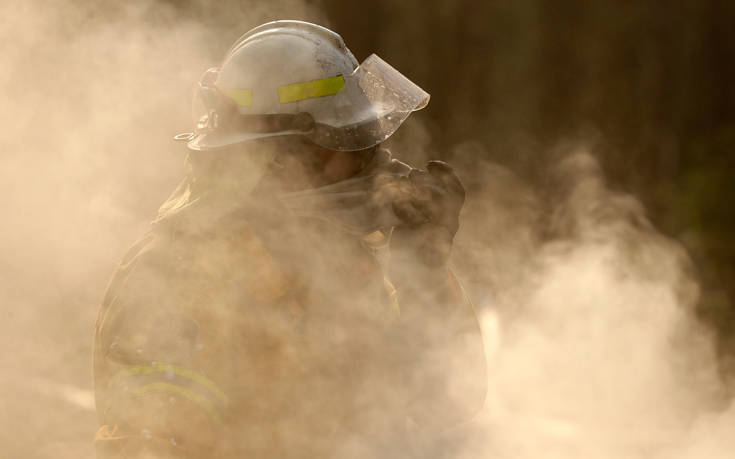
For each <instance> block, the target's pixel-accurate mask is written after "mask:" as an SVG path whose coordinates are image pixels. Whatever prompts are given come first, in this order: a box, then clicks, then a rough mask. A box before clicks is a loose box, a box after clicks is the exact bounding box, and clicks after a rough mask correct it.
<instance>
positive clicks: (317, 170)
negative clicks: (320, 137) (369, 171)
mask: <svg viewBox="0 0 735 459" xmlns="http://www.w3.org/2000/svg"><path fill="white" fill-rule="evenodd" d="M272 144H273V147H274V148H276V156H275V158H274V160H273V162H272V163H271V166H270V167H269V170H268V175H269V176H270V178H272V179H274V180H276V181H278V182H279V183H280V185H281V187H282V188H283V189H284V190H285V191H295V190H301V189H307V188H317V187H320V186H324V185H328V184H330V183H334V182H338V181H340V180H344V179H347V178H349V177H352V176H353V175H355V174H357V173H358V172H360V170H361V169H362V167H363V165H364V164H365V158H366V155H368V154H371V153H372V151H373V149H369V150H366V151H357V152H354V151H334V150H328V149H326V148H323V147H320V146H318V145H316V144H313V143H311V142H309V141H308V140H305V139H301V138H294V137H290V138H283V139H279V140H275V139H274V142H272ZM269 147H270V146H269Z"/></svg>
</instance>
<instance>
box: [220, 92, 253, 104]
mask: <svg viewBox="0 0 735 459" xmlns="http://www.w3.org/2000/svg"><path fill="white" fill-rule="evenodd" d="M222 92H223V93H225V94H226V95H227V97H229V98H230V99H232V100H234V101H235V103H236V104H237V105H239V106H240V107H250V106H251V105H253V90H252V89H223V90H222Z"/></svg>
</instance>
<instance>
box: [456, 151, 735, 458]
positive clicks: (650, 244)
mask: <svg viewBox="0 0 735 459" xmlns="http://www.w3.org/2000/svg"><path fill="white" fill-rule="evenodd" d="M594 151H595V146H594V143H593V142H586V141H584V142H583V141H579V142H564V143H562V144H561V145H560V146H559V147H558V149H557V151H556V152H554V154H552V155H550V156H551V157H554V158H557V160H558V162H557V163H556V164H554V165H552V166H549V167H548V168H547V169H546V170H545V171H544V172H545V173H544V177H545V179H546V180H545V182H544V183H541V184H539V183H536V184H533V185H532V184H531V183H529V181H524V180H523V179H522V178H521V177H519V176H518V175H516V174H514V173H513V172H512V171H511V170H509V169H508V168H506V167H503V166H502V165H499V164H494V163H490V162H481V164H480V165H479V168H480V170H479V171H478V173H477V175H476V176H475V177H474V179H470V180H469V184H470V186H471V187H475V199H474V200H473V201H471V202H470V203H469V204H468V206H467V207H466V209H465V214H464V220H463V224H464V227H463V228H462V230H461V231H460V234H458V241H457V248H456V251H455V254H454V255H455V257H454V259H455V263H456V264H457V266H458V267H459V268H460V269H461V271H462V272H463V273H464V275H465V279H466V280H467V281H469V282H468V287H469V288H470V290H471V291H472V294H473V295H474V297H475V298H476V300H478V301H480V302H481V303H482V307H481V309H482V311H483V313H484V315H483V328H484V331H485V341H486V352H487V356H488V363H489V365H488V366H489V368H490V375H489V381H490V385H489V391H488V397H487V401H486V403H485V407H484V409H483V412H482V413H481V414H480V415H479V416H478V418H476V419H475V420H474V421H473V422H471V423H470V424H468V425H466V426H464V427H462V428H460V429H458V430H457V431H456V432H454V434H453V435H454V437H453V438H452V440H451V441H449V444H453V446H454V447H455V448H457V450H458V451H460V452H459V453H458V454H457V455H458V457H463V458H465V457H466V458H476V457H495V458H526V457H528V458H537V457H543V458H583V457H584V458H588V457H595V458H662V459H664V458H665V459H678V458H703V457H717V458H720V457H722V458H725V457H731V456H732V454H733V452H734V451H735V443H734V441H733V437H732V435H731V432H732V429H733V427H735V424H734V422H735V407H734V406H733V404H732V401H731V400H730V399H729V398H728V396H727V393H728V392H727V390H726V388H725V387H724V386H723V383H722V382H721V379H720V376H719V374H718V366H717V362H716V357H715V352H714V349H713V345H712V340H711V335H710V332H709V331H708V330H706V329H704V328H703V327H702V326H701V325H700V324H698V323H697V320H696V319H695V317H694V306H695V303H696V301H697V300H698V294H699V287H698V284H697V282H696V280H695V277H694V273H693V271H692V266H691V262H690V260H689V257H688V255H687V254H686V252H685V251H684V249H683V247H682V246H681V245H680V244H679V243H678V242H676V241H674V240H672V239H669V238H667V237H665V236H664V235H662V234H661V233H659V232H658V231H657V230H656V228H654V227H653V226H652V225H651V223H650V222H649V221H648V220H647V218H646V215H645V210H644V209H643V208H642V206H641V204H640V202H638V201H637V200H636V199H635V198H634V197H633V196H630V195H628V194H625V193H623V192H619V191H614V190H611V189H610V188H609V187H608V185H607V184H606V182H605V178H604V173H603V171H602V170H601V168H600V165H599V162H598V160H597V159H595V157H594V156H593V153H594ZM482 153H483V152H482V151H481V148H480V147H479V146H478V145H473V144H466V145H461V146H459V147H458V148H457V151H455V154H454V157H455V163H456V164H457V165H458V167H460V168H462V170H463V171H466V172H469V171H470V169H469V168H470V167H472V168H477V167H478V165H477V164H476V163H475V162H474V161H473V158H478V157H483V155H482ZM452 442H454V443H452ZM458 445H459V446H458Z"/></svg>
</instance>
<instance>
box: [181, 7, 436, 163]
mask: <svg viewBox="0 0 735 459" xmlns="http://www.w3.org/2000/svg"><path fill="white" fill-rule="evenodd" d="M428 102H429V94H427V93H426V92H425V91H423V90H422V89H421V88H419V87H418V86H416V85H415V84H414V83H412V82H411V81H410V80H409V79H408V78H406V77H404V76H403V75H401V74H400V73H399V72H398V71H397V70H395V69H394V68H393V67H391V66H390V65H388V64H386V63H385V62H384V61H383V60H382V59H381V58H379V57H378V56H376V55H375V54H373V55H371V56H370V57H368V58H367V59H365V61H364V62H363V63H362V64H360V65H359V66H358V64H357V61H356V60H355V57H354V56H353V55H352V53H351V52H350V51H349V50H348V49H347V47H346V46H345V44H344V41H342V37H340V36H339V35H337V34H336V33H334V32H332V31H331V30H329V29H325V28H324V27H321V26H318V25H315V24H310V23H308V22H302V21H274V22H269V23H267V24H263V25H261V26H259V27H256V28H254V29H252V30H251V31H249V32H247V33H246V34H245V35H243V36H242V37H240V39H239V40H237V42H235V44H234V45H232V47H231V48H230V50H229V51H228V52H227V55H226V56H225V58H224V60H223V62H222V65H221V66H220V67H219V68H213V69H209V70H207V72H205V74H204V76H203V77H202V79H201V81H200V82H199V85H198V88H197V91H196V94H195V104H194V121H195V123H196V129H195V135H194V136H193V138H191V140H190V141H189V143H188V146H189V148H191V149H193V150H210V149H214V148H219V147H224V146H227V145H232V144H236V143H241V142H246V141H249V140H253V139H259V138H264V137H273V136H282V135H299V136H304V137H306V138H308V139H310V140H311V141H313V142H314V143H316V144H318V145H321V146H323V147H325V148H328V149H330V150H341V151H354V150H361V149H364V148H369V147H372V146H374V145H377V144H378V143H380V142H382V141H384V140H385V139H387V138H388V137H390V135H391V134H393V133H394V132H395V131H396V129H398V126H400V125H401V123H403V121H404V120H405V119H406V118H407V117H408V115H410V114H411V112H413V111H415V110H419V109H421V108H423V107H425V106H426V104H427V103H428Z"/></svg>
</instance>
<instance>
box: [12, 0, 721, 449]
mask: <svg viewBox="0 0 735 459" xmlns="http://www.w3.org/2000/svg"><path fill="white" fill-rule="evenodd" d="M317 6H318V5H315V4H314V5H312V4H309V3H305V2H301V1H288V0H281V1H271V2H254V1H246V2H236V1H223V2H216V6H209V5H208V3H207V2H205V1H203V0H198V1H194V2H188V8H187V9H186V10H179V9H177V8H176V7H175V6H174V3H173V2H163V1H160V2H156V1H150V2H129V3H126V2H99V3H87V2H80V1H69V2H65V3H59V2H45V1H41V0H35V1H29V2H21V3H15V4H10V3H9V2H5V3H4V4H3V5H2V6H0V13H2V14H0V18H2V19H0V26H1V27H0V30H2V32H0V68H2V69H3V72H2V73H0V87H1V88H2V89H1V91H2V108H3V109H2V110H1V111H0V125H2V126H3V127H4V129H3V133H2V134H0V155H2V161H3V164H2V167H0V187H1V188H0V195H1V196H2V200H3V209H4V218H3V224H2V225H0V241H1V242H0V251H1V252H0V262H1V263H2V265H0V266H1V268H0V273H2V277H0V295H2V296H1V298H2V300H3V301H2V306H0V308H1V309H0V310H1V311H2V316H3V319H4V320H3V327H2V334H1V335H0V346H2V349H3V352H2V354H0V365H2V370H3V371H2V374H0V388H1V389H2V392H3V396H2V397H0V413H2V417H1V418H0V419H1V420H2V423H0V432H1V433H0V450H2V451H3V456H4V457H23V458H51V457H53V458H65V457H69V458H71V457H74V458H80V457H93V456H94V453H93V448H92V444H91V439H92V436H93V434H94V431H95V430H96V428H97V420H96V416H95V414H94V406H93V396H92V377H91V368H90V367H91V359H92V355H91V354H92V352H91V344H92V325H93V323H94V320H95V315H96V313H97V305H98V304H99V301H100V299H101V297H102V295H103V292H104V289H105V286H106V282H107V281H108V279H109V276H110V273H111V271H112V269H113V268H114V266H115V265H116V263H117V262H118V261H119V259H120V258H121V257H122V255H123V253H124V251H125V250H126V248H127V247H129V246H130V244H132V243H133V242H134V240H135V239H136V237H138V236H139V235H140V234H141V233H142V232H143V231H145V229H146V228H147V227H148V222H149V221H150V220H152V219H153V218H154V216H155V214H156V210H157V208H158V206H159V205H160V204H161V203H162V202H163V201H164V200H165V198H166V196H167V195H168V194H169V193H170V191H171V190H172V189H173V188H174V187H175V185H176V183H177V182H178V181H179V180H180V178H181V177H182V176H183V175H184V174H185V164H184V161H183V158H184V156H185V154H186V153H185V151H184V147H183V146H181V145H178V144H174V143H173V142H172V141H171V138H172V136H173V135H174V134H177V133H179V132H181V131H185V130H187V129H189V128H190V125H191V121H190V115H189V104H190V95H191V86H192V83H193V82H195V81H197V79H198V78H199V76H200V74H201V72H202V71H203V70H204V69H206V68H208V67H210V66H211V65H213V63H216V62H217V61H218V59H219V58H220V57H221V55H222V52H223V50H225V49H226V48H227V46H229V44H230V43H231V42H233V41H234V40H235V39H236V38H237V37H238V36H239V35H240V34H241V33H243V32H244V31H246V30H248V29H249V28H251V27H253V26H255V25H257V24H260V23H262V22H266V21H268V20H273V19H279V18H292V19H304V20H308V21H313V22H318V23H321V24H325V25H328V24H327V23H326V18H325V17H323V16H322V15H321V13H320V11H319V9H318V7H317ZM338 32H339V31H338ZM348 46H349V43H348ZM359 57H360V56H358V58H359ZM412 123H413V124H412ZM403 129H404V131H403V132H402V133H399V134H400V135H399V136H398V137H397V138H396V139H395V140H393V141H391V144H392V145H391V148H392V150H393V152H394V154H395V155H396V156H397V157H399V158H401V157H408V158H410V159H412V160H415V161H416V162H415V163H414V164H413V165H414V166H421V165H422V162H423V160H425V159H427V158H428V157H429V156H432V155H430V154H428V153H426V151H429V149H430V143H431V135H430V133H428V132H427V130H426V129H425V128H423V127H422V125H421V124H419V123H416V122H412V121H409V122H408V123H407V125H406V126H405V127H404V128H403ZM417 145H420V146H421V147H422V149H421V150H420V151H419V149H417V148H416V146H417ZM593 154H594V148H587V147H586V146H584V144H582V146H580V145H578V144H565V145H563V146H561V147H560V148H559V154H558V155H557V156H556V157H557V158H559V161H558V162H557V163H556V164H554V165H551V166H549V167H548V171H547V174H545V177H546V178H547V181H546V182H543V183H538V180H531V179H528V178H525V177H522V176H519V175H517V174H515V173H514V172H513V171H511V170H509V169H507V168H505V167H503V166H502V165H500V164H495V163H491V162H487V161H482V162H480V163H479V164H478V163H477V162H476V161H475V159H476V158H478V157H482V156H483V150H482V147H481V146H479V145H475V144H472V143H467V144H463V145H459V146H457V147H456V149H455V151H454V152H453V154H452V158H451V161H450V162H452V164H454V165H455V166H456V168H457V170H458V172H459V173H460V175H461V177H462V178H463V179H464V180H465V181H466V183H467V186H468V190H469V194H468V202H467V205H466V208H465V211H464V214H463V222H462V224H463V226H462V228H461V229H460V233H459V234H458V236H457V242H456V248H455V254H454V264H455V266H456V268H457V269H458V271H459V272H460V273H461V277H462V278H463V279H464V281H465V282H466V286H467V288H468V290H469V292H470V294H471V295H472V297H473V298H474V299H475V302H476V304H477V306H478V307H479V309H480V311H481V315H482V325H483V328H484V333H485V340H486V352H487V359H488V367H489V390H488V396H487V399H486V402H485V407H484V408H483V410H482V412H481V413H479V414H478V416H477V417H476V418H475V419H474V420H473V421H471V422H469V423H467V424H465V425H462V426H459V427H458V428H457V429H455V430H453V431H452V432H449V433H448V434H447V435H445V436H444V437H443V438H441V439H440V441H438V444H437V445H435V447H434V449H435V450H436V451H440V450H441V451H443V452H444V455H445V456H447V457H455V458H468V459H469V458H477V457H480V458H484V457H488V458H489V457H501V458H519V459H522V458H526V457H528V458H552V459H553V458H582V457H594V458H639V457H640V458H650V457H652V458H661V459H694V458H703V457H707V458H718V457H723V458H724V457H730V456H731V455H732V453H733V451H735V443H734V442H735V440H733V436H732V435H731V432H732V431H733V428H734V427H735V408H733V406H732V404H731V403H730V401H729V400H728V398H727V396H726V395H725V394H726V392H727V391H726V388H724V387H723V386H722V383H721V382H720V378H719V375H718V374H717V365H716V361H715V355H714V352H713V350H712V347H711V340H710V336H709V334H708V331H707V330H705V329H703V328H701V327H700V326H699V325H698V324H697V322H696V320H695V319H694V317H693V305H694V304H695V302H696V301H697V295H698V285H697V282H696V279H695V277H694V275H693V273H692V272H691V267H690V266H689V260H688V257H687V254H686V253H685V252H684V250H683V249H682V248H681V246H680V245H679V244H678V243H676V242H675V241H673V240H671V239H668V238H666V237H664V236H663V235H661V234H660V233H659V232H657V231H656V229H655V228H654V227H652V226H651V224H650V223H649V222H648V220H647V219H646V217H645V210H644V209H643V208H642V207H641V205H640V203H638V201H636V200H635V198H633V197H632V196H629V195H626V194H624V193H621V192H616V191H611V190H610V189H609V188H608V186H607V185H606V184H605V180H604V172H603V171H602V170H600V166H599V165H598V163H597V162H596V160H595V159H594V155H593Z"/></svg>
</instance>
